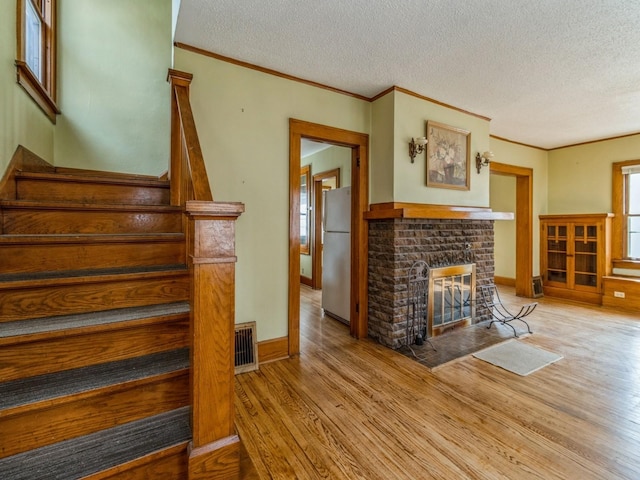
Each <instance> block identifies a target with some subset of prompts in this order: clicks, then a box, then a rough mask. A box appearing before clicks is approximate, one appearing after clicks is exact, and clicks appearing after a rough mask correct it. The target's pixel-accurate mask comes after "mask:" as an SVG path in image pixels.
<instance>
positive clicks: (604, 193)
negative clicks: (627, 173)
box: [549, 135, 640, 214]
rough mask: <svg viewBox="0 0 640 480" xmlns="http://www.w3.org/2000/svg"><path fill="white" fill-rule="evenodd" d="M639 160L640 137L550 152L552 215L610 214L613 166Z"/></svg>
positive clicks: (550, 207)
mask: <svg viewBox="0 0 640 480" xmlns="http://www.w3.org/2000/svg"><path fill="white" fill-rule="evenodd" d="M636 159H640V135H633V136H629V137H623V138H617V139H614V140H606V141H602V142H594V143H587V144H585V145H578V146H575V147H566V148H559V149H556V150H552V151H550V152H549V213H557V214H562V213H605V212H611V210H612V205H611V197H612V192H611V164H612V163H613V162H620V161H623V160H636Z"/></svg>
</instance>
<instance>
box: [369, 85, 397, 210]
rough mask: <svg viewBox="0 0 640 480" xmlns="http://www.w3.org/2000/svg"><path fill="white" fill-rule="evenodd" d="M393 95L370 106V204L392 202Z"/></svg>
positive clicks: (379, 99) (390, 94)
mask: <svg viewBox="0 0 640 480" xmlns="http://www.w3.org/2000/svg"><path fill="white" fill-rule="evenodd" d="M394 105H395V95H394V93H393V92H390V93H387V94H386V95H384V96H382V97H380V98H378V99H377V100H376V101H375V102H373V103H372V104H371V140H370V142H371V159H370V165H369V167H370V168H369V178H370V183H369V198H370V200H371V203H386V202H393V163H394V156H395V152H394V141H393V123H394Z"/></svg>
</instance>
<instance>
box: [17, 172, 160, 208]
mask: <svg viewBox="0 0 640 480" xmlns="http://www.w3.org/2000/svg"><path fill="white" fill-rule="evenodd" d="M16 199H17V200H31V201H42V202H74V203H103V204H104V203H107V204H119V205H124V204H127V205H169V202H170V193H169V189H168V188H166V187H141V186H138V185H118V184H108V183H107V184H100V183H84V182H74V181H66V180H65V179H63V178H62V179H34V178H18V184H17V198H16Z"/></svg>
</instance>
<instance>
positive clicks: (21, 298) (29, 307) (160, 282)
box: [0, 273, 189, 378]
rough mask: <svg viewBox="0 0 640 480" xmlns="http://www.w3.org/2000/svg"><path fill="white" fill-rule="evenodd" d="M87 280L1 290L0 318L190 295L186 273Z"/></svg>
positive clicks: (122, 305)
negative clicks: (138, 277) (124, 278)
mask: <svg viewBox="0 0 640 480" xmlns="http://www.w3.org/2000/svg"><path fill="white" fill-rule="evenodd" d="M90 282H91V279H90V278H87V280H86V282H85V283H79V284H77V283H76V284H70V285H65V284H61V285H60V284H59V285H56V284H55V282H51V284H49V285H42V286H40V287H36V288H24V289H20V288H17V289H13V290H8V289H7V290H0V322H8V321H13V320H26V319H28V318H42V317H49V316H55V315H70V314H73V313H84V312H92V311H103V310H110V309H115V308H126V307H140V306H145V305H158V304H161V303H172V302H183V301H187V300H188V299H189V277H188V275H187V274H186V273H185V274H181V275H174V276H166V277H162V276H160V277H154V278H151V279H149V278H142V279H135V278H134V279H129V280H117V279H111V280H104V281H96V282H95V283H90ZM0 378H2V377H1V376H0Z"/></svg>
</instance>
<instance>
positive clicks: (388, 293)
mask: <svg viewBox="0 0 640 480" xmlns="http://www.w3.org/2000/svg"><path fill="white" fill-rule="evenodd" d="M417 260H424V261H426V262H427V264H428V265H429V266H430V267H432V268H433V267H442V266H448V265H460V264H467V263H475V264H476V285H483V284H487V283H492V282H493V277H494V256H493V220H492V219H491V220H489V219H481V220H478V219H468V218H464V219H446V218H445V219H443V218H435V219H429V218H369V262H368V269H369V272H368V273H369V284H368V290H369V312H368V314H369V315H368V316H369V332H368V333H369V336H370V337H371V338H374V339H377V340H378V341H379V342H380V343H382V344H383V345H386V346H388V347H391V348H399V347H400V346H401V345H402V344H403V343H404V336H405V328H406V315H407V298H406V296H407V274H408V270H409V268H410V267H411V265H412V264H413V262H415V261H417ZM490 317H491V314H490V313H489V311H488V310H487V309H485V308H483V307H481V306H480V305H478V304H476V312H475V317H474V320H473V323H478V322H481V321H483V320H488V319H489V318H490Z"/></svg>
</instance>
